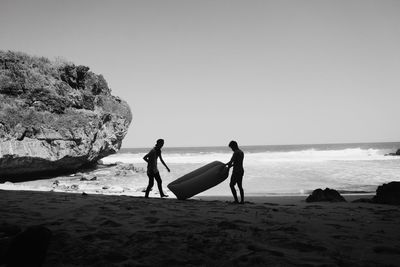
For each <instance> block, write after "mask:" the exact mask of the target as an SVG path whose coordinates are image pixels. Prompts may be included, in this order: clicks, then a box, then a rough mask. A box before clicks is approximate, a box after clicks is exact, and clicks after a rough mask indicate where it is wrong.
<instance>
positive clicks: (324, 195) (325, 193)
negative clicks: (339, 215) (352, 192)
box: [306, 188, 346, 202]
mask: <svg viewBox="0 0 400 267" xmlns="http://www.w3.org/2000/svg"><path fill="white" fill-rule="evenodd" d="M322 201H328V202H346V200H345V199H344V197H342V196H341V195H340V194H339V192H338V191H336V190H335V189H329V188H325V190H322V189H320V188H318V189H316V190H314V191H313V192H312V194H311V195H309V196H308V197H307V199H306V202H322Z"/></svg>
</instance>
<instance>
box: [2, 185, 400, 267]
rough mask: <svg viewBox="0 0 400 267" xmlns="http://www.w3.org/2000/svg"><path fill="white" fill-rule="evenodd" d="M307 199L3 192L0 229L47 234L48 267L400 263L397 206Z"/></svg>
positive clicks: (366, 264)
mask: <svg viewBox="0 0 400 267" xmlns="http://www.w3.org/2000/svg"><path fill="white" fill-rule="evenodd" d="M353 198H354V197H353ZM304 199H305V197H257V198H248V199H247V201H249V202H248V203H246V204H245V205H235V204H231V203H229V202H227V200H231V199H230V198H223V197H222V198H221V197H219V198H218V197H201V198H200V199H193V200H186V201H178V200H174V199H159V198H151V199H145V198H140V197H129V196H107V195H91V194H89V195H86V196H85V195H81V194H72V193H56V192H33V191H2V190H0V203H1V205H0V223H10V224H14V225H19V226H21V227H22V228H26V227H28V226H31V225H44V226H46V227H47V228H49V229H50V230H51V231H52V233H53V237H52V240H51V243H50V246H49V249H48V253H47V257H46V262H45V266H399V265H400V226H399V225H400V207H399V206H390V205H376V204H368V203H313V204H308V203H305V202H304Z"/></svg>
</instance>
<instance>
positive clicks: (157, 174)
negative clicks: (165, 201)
mask: <svg viewBox="0 0 400 267" xmlns="http://www.w3.org/2000/svg"><path fill="white" fill-rule="evenodd" d="M154 178H155V179H156V182H157V186H158V191H160V196H161V197H165V196H167V195H166V194H164V192H163V190H162V180H161V176H160V173H159V172H156V173H155V174H154Z"/></svg>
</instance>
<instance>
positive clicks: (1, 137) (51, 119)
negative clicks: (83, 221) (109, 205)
mask: <svg viewBox="0 0 400 267" xmlns="http://www.w3.org/2000/svg"><path fill="white" fill-rule="evenodd" d="M0 103H1V105H0V181H1V180H8V181H16V180H18V179H19V178H22V177H23V178H24V179H27V178H31V177H42V176H50V175H59V174H61V173H63V172H74V171H76V170H78V169H79V168H82V167H83V166H85V165H91V164H95V163H96V162H97V161H98V160H99V159H101V158H103V157H106V156H108V155H110V154H113V153H116V152H117V151H118V150H119V148H120V147H121V143H122V140H123V138H124V137H125V135H126V133H127V130H128V127H129V124H130V122H131V119H132V115H131V111H130V108H129V106H128V104H127V103H126V102H125V101H123V100H121V99H120V98H118V97H115V96H112V95H111V90H110V88H109V87H108V85H107V82H106V81H105V79H104V78H103V76H102V75H97V74H94V73H93V72H91V71H89V68H88V67H85V66H75V65H74V64H71V63H65V62H56V61H50V60H48V59H46V58H43V57H32V56H28V55H26V54H24V53H19V52H3V51H0Z"/></svg>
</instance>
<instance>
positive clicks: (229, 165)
mask: <svg viewBox="0 0 400 267" xmlns="http://www.w3.org/2000/svg"><path fill="white" fill-rule="evenodd" d="M234 162H235V153H233V155H232V158H231V160H230V161H229V162H228V163H225V165H226V166H228V168H231V167H232V166H233V164H234Z"/></svg>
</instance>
